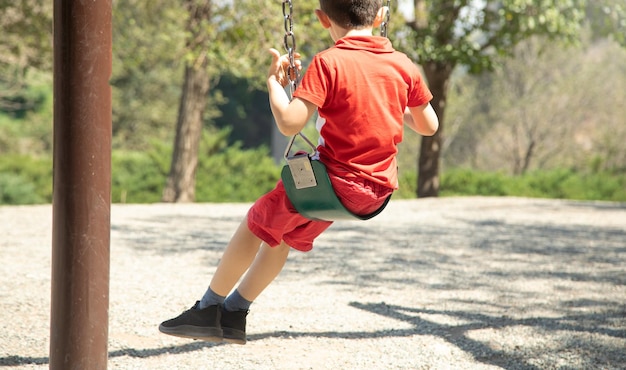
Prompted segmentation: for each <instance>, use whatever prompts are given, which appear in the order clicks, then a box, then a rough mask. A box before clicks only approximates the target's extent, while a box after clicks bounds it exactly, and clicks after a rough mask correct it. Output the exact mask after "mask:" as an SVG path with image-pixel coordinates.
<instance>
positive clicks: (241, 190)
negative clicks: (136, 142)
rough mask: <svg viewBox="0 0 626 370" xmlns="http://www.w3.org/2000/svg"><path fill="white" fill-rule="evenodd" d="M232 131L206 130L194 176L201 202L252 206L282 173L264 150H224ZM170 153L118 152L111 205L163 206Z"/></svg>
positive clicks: (157, 147)
mask: <svg viewBox="0 0 626 370" xmlns="http://www.w3.org/2000/svg"><path fill="white" fill-rule="evenodd" d="M228 134H229V130H228V129H226V130H221V131H215V130H214V129H210V130H205V132H204V134H203V138H202V142H201V145H200V146H201V149H200V150H201V154H200V157H199V159H198V161H199V162H198V168H197V170H196V201H197V202H251V201H253V200H255V199H256V198H258V197H259V196H260V195H262V194H263V193H265V192H267V191H269V190H271V189H272V188H273V187H274V185H275V184H276V181H277V180H278V178H279V173H280V171H279V168H278V166H276V164H275V163H274V162H273V161H272V159H271V158H270V157H269V155H268V150H267V148H266V147H260V148H255V149H248V150H244V149H241V146H240V144H235V145H233V146H226V140H227V137H228ZM171 154H172V153H171V147H170V146H168V145H165V144H163V143H160V142H154V143H153V144H152V148H151V149H150V150H148V151H142V152H128V151H114V152H113V162H112V180H111V181H112V191H111V192H112V198H111V199H112V201H113V202H114V203H118V202H121V203H150V202H159V201H160V199H161V192H162V191H163V186H164V184H165V181H166V178H167V173H168V170H169V165H170V161H171Z"/></svg>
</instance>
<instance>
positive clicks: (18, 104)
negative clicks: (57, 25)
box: [0, 0, 52, 111]
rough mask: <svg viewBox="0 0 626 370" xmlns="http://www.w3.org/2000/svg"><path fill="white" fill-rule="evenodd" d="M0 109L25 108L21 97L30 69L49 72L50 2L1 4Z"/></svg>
mask: <svg viewBox="0 0 626 370" xmlns="http://www.w3.org/2000/svg"><path fill="white" fill-rule="evenodd" d="M0 29H2V37H0V110H5V111H15V110H23V109H28V108H29V107H30V105H31V104H32V101H31V100H29V99H27V98H24V97H23V96H21V95H20V94H22V92H23V91H24V87H25V85H26V74H27V72H28V70H29V69H32V68H35V69H40V70H43V71H51V69H52V2H50V1H44V0H24V1H2V2H0Z"/></svg>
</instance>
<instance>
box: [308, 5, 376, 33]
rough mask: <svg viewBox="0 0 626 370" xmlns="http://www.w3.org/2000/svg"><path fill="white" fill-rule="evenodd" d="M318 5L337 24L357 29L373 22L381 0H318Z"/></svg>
mask: <svg viewBox="0 0 626 370" xmlns="http://www.w3.org/2000/svg"><path fill="white" fill-rule="evenodd" d="M320 7H321V9H322V11H323V12H324V13H326V15H328V17H329V18H330V19H331V20H332V21H333V22H335V23H337V25H339V26H341V27H343V28H346V29H359V28H364V27H369V26H371V25H372V24H374V20H375V19H376V14H377V13H378V10H379V9H380V8H381V7H382V0H320Z"/></svg>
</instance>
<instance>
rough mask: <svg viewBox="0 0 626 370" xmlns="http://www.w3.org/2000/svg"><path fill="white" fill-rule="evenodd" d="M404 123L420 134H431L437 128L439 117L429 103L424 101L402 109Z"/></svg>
mask: <svg viewBox="0 0 626 370" xmlns="http://www.w3.org/2000/svg"><path fill="white" fill-rule="evenodd" d="M404 124H405V125H407V126H409V127H410V128H411V129H412V130H413V131H415V132H417V133H418V134H420V135H424V136H432V135H434V134H435V132H437V129H438V128H439V118H437V114H436V113H435V110H434V109H433V107H432V106H431V105H430V103H426V104H424V105H420V106H418V107H407V108H406V110H405V111H404Z"/></svg>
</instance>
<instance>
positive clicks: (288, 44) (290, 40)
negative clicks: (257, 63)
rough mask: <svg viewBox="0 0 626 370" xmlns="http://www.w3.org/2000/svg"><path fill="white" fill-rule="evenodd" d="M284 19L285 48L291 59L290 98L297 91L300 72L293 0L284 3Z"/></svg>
mask: <svg viewBox="0 0 626 370" xmlns="http://www.w3.org/2000/svg"><path fill="white" fill-rule="evenodd" d="M283 17H284V23H285V37H284V40H283V46H284V47H285V50H286V51H287V55H288V57H289V67H287V79H288V80H289V92H290V96H293V92H294V91H295V90H296V85H297V83H298V79H299V77H300V76H299V72H298V69H297V68H296V57H295V54H296V35H295V34H294V33H293V3H292V1H291V0H284V1H283Z"/></svg>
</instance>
